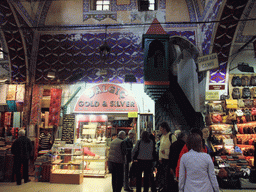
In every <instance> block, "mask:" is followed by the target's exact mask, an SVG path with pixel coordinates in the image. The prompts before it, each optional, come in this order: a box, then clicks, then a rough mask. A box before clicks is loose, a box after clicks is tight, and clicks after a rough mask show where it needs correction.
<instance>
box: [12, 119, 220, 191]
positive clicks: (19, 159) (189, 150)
mask: <svg viewBox="0 0 256 192" xmlns="http://www.w3.org/2000/svg"><path fill="white" fill-rule="evenodd" d="M135 136H136V133H135V131H134V130H130V131H129V133H128V135H126V133H125V132H124V131H120V132H119V133H118V134H117V135H116V134H113V135H112V138H111V139H110V140H109V142H107V145H108V146H109V151H108V162H107V165H108V169H109V173H111V174H112V189H113V192H121V190H122V188H123V187H124V190H125V191H130V192H131V191H133V189H132V188H131V186H130V184H131V180H132V177H134V178H135V181H136V192H141V188H142V183H143V188H144V189H143V191H144V192H148V191H149V188H151V191H152V192H157V191H158V192H172V191H179V192H187V191H191V192H198V191H207V192H218V191H219V186H218V182H217V179H216V175H215V172H214V165H213V157H214V156H215V155H220V154H221V153H223V151H224V149H221V150H219V151H216V150H215V149H214V147H213V145H212V143H211V139H209V129H208V128H204V129H202V130H200V129H198V128H193V129H191V130H190V132H189V133H186V132H184V131H181V130H177V131H175V132H174V133H172V132H171V129H170V127H169V125H168V123H166V122H163V123H161V124H160V126H159V133H157V132H152V133H150V132H148V131H143V132H142V133H141V137H140V139H139V140H137V142H136V143H135V142H134V140H135ZM50 138H51V136H50V135H49V134H47V133H45V132H43V133H42V135H41V136H40V142H39V143H40V147H41V148H42V149H44V148H46V147H49V146H48V144H49V141H50V140H51V139H50ZM11 151H12V153H13V154H14V167H15V170H14V172H15V174H16V178H17V180H16V181H17V185H21V166H23V177H24V182H25V183H26V182H29V181H30V180H29V178H28V161H29V158H30V157H31V152H32V144H31V141H30V139H28V138H27V137H26V136H25V130H23V129H22V130H20V131H19V138H18V139H16V140H15V142H14V143H13V145H12V148H11ZM132 168H133V169H132ZM142 173H143V174H142ZM154 174H156V176H155V175H154ZM142 175H144V177H143V182H142Z"/></svg>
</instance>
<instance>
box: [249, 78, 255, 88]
mask: <svg viewBox="0 0 256 192" xmlns="http://www.w3.org/2000/svg"><path fill="white" fill-rule="evenodd" d="M250 84H251V86H256V76H252V77H251V82H250Z"/></svg>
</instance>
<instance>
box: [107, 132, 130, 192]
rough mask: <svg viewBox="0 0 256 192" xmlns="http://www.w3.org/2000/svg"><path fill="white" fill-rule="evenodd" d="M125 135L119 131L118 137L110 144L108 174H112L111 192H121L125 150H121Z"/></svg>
mask: <svg viewBox="0 0 256 192" xmlns="http://www.w3.org/2000/svg"><path fill="white" fill-rule="evenodd" d="M125 136H126V133H125V132H124V131H120V132H119V133H118V137H117V138H116V139H114V140H113V141H112V142H111V144H110V149H109V156H108V161H109V163H110V165H109V169H110V170H109V172H110V173H112V189H113V192H121V190H122V187H123V178H124V156H125V153H124V151H125V149H123V148H122V146H123V140H124V139H125Z"/></svg>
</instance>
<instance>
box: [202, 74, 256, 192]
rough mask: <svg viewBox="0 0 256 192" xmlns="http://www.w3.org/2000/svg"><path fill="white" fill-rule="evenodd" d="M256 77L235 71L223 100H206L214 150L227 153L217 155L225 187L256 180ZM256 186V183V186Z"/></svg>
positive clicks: (222, 183)
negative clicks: (255, 159)
mask: <svg viewBox="0 0 256 192" xmlns="http://www.w3.org/2000/svg"><path fill="white" fill-rule="evenodd" d="M255 86H256V77H255V76H254V74H251V75H241V74H240V75H239V74H232V75H230V77H229V94H226V95H224V94H223V95H221V96H220V100H215V101H207V102H206V107H207V118H206V124H207V125H208V126H209V128H210V132H211V138H212V140H213V141H214V144H215V146H214V147H215V149H216V150H218V149H220V148H222V147H224V148H225V149H226V153H225V154H222V155H219V156H216V157H215V165H216V167H217V175H218V179H219V184H220V186H221V187H222V188H241V187H242V185H241V182H244V183H250V185H253V183H255V178H253V177H255V176H254V174H251V173H253V170H254V157H255V153H254V151H255V144H256V118H255V116H256V108H255V107H256V99H255V98H256V92H255V91H256V87H255ZM254 187H255V186H254Z"/></svg>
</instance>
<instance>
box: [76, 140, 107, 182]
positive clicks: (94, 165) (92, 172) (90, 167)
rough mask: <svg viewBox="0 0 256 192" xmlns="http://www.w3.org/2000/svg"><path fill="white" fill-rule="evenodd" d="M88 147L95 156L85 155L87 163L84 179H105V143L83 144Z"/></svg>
mask: <svg viewBox="0 0 256 192" xmlns="http://www.w3.org/2000/svg"><path fill="white" fill-rule="evenodd" d="M81 146H82V147H87V148H88V149H89V150H90V151H91V152H93V153H95V156H90V155H84V158H83V161H84V162H85V163H84V164H85V169H84V177H97V178H104V177H105V176H106V147H107V146H106V145H105V143H86V142H83V143H82V144H81Z"/></svg>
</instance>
